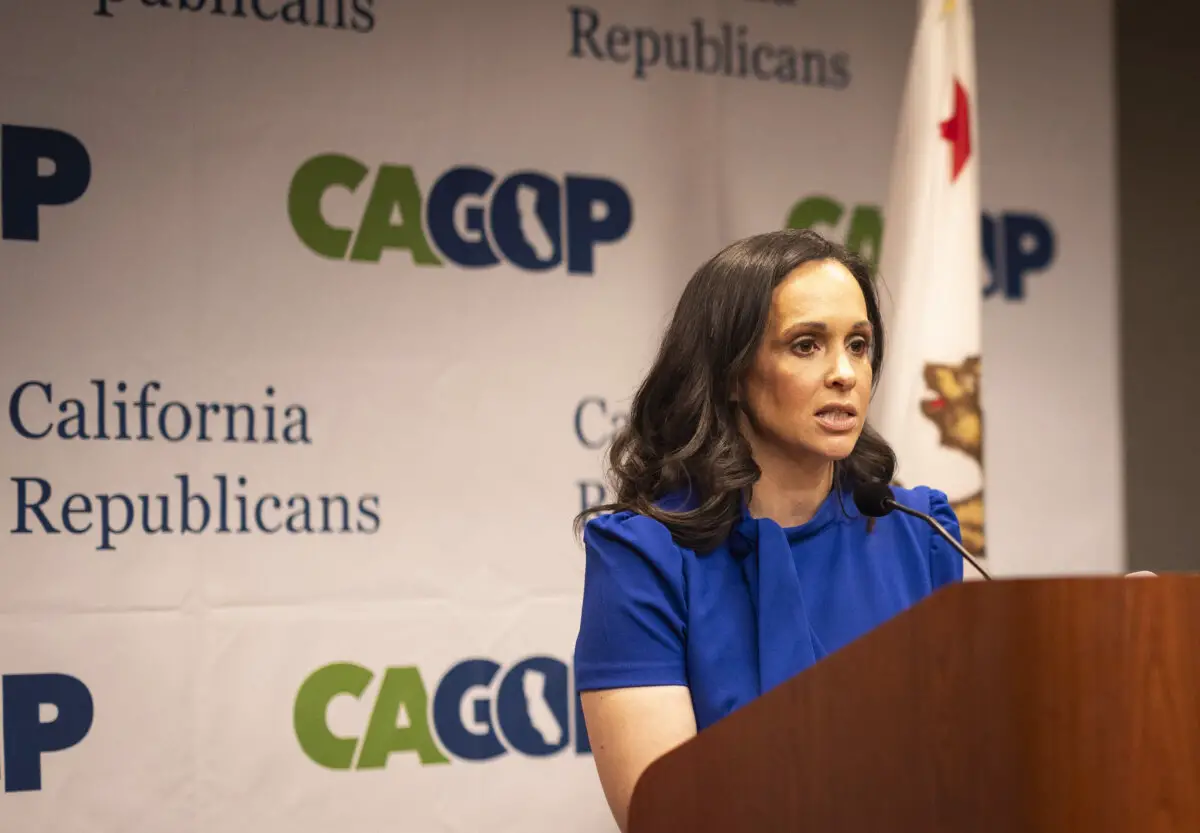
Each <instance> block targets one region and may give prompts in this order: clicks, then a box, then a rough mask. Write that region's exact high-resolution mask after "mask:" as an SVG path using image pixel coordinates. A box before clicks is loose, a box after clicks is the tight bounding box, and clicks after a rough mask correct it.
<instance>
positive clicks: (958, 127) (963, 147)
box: [941, 79, 971, 182]
mask: <svg viewBox="0 0 1200 833" xmlns="http://www.w3.org/2000/svg"><path fill="white" fill-rule="evenodd" d="M941 128H942V138H943V139H945V140H946V141H947V142H949V143H950V150H951V158H950V181H951V182H954V181H955V180H957V179H958V175H959V174H960V173H962V169H963V167H964V166H965V165H966V164H967V160H968V159H970V158H971V101H970V99H969V98H967V91H966V90H965V89H963V85H962V84H961V83H960V82H959V81H958V80H957V79H955V81H954V113H953V114H952V115H951V116H950V118H948V119H946V120H945V121H944V122H942V123H941Z"/></svg>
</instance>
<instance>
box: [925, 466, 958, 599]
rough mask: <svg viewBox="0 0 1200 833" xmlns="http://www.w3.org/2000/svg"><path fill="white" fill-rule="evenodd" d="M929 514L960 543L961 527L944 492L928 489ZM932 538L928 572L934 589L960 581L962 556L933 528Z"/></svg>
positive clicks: (931, 531)
mask: <svg viewBox="0 0 1200 833" xmlns="http://www.w3.org/2000/svg"><path fill="white" fill-rule="evenodd" d="M929 514H930V516H932V517H933V519H934V520H935V521H937V522H938V523H939V524H941V525H942V528H943V529H945V530H946V531H947V532H949V533H950V534H951V535H952V536H954V540H956V541H958V543H960V544H961V543H962V529H961V528H960V527H959V523H958V516H957V515H956V514H954V508H953V507H952V506H951V505H950V501H949V499H948V498H947V497H946V494H945V493H944V492H939V491H938V490H937V489H930V490H929ZM929 533H930V538H931V539H932V541H931V543H930V549H929V573H930V578H932V580H933V587H934V589H935V590H936V589H937V588H939V587H941V586H942V585H943V584H950V583H952V582H956V581H962V578H963V557H962V554H961V553H959V552H958V551H957V550H955V549H954V547H952V546H950V544H948V543H947V542H946V540H945V539H944V538H942V536H940V535H938V534H937V532H936V531H935V530H932V529H931V530H930V531H929Z"/></svg>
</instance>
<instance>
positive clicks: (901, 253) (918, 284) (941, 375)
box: [872, 0, 984, 555]
mask: <svg viewBox="0 0 1200 833" xmlns="http://www.w3.org/2000/svg"><path fill="white" fill-rule="evenodd" d="M974 34H975V33H974V22H973V18H972V13H971V4H970V2H969V0H921V9H920V13H919V17H918V22H917V33H916V38H915V40H914V44H913V51H912V56H911V58H910V64H909V69H908V77H907V82H906V87H905V91H904V99H903V104H902V109H901V112H900V123H899V129H898V131H897V134H896V144H895V151H894V157H893V160H892V171H891V183H890V188H889V193H888V199H887V204H886V207H885V210H884V211H885V213H884V222H885V225H884V237H883V245H882V248H881V253H880V259H879V271H880V275H881V278H882V292H881V295H882V298H881V303H882V305H883V309H884V319H885V328H886V331H887V344H886V351H887V352H886V355H885V356H884V371H883V378H882V379H881V380H880V386H879V390H878V392H877V395H876V397H875V400H874V402H873V403H872V424H873V426H874V427H875V428H876V429H877V430H878V431H879V432H880V433H882V435H883V436H884V438H885V439H886V440H887V441H888V442H889V443H891V445H892V447H893V448H894V449H895V451H896V455H897V457H898V460H899V464H898V470H897V474H896V480H897V482H899V483H901V484H903V485H910V486H911V485H922V484H923V485H929V486H933V487H934V488H937V489H940V490H942V491H944V492H946V494H947V495H949V497H950V499H951V502H952V503H953V505H954V508H955V511H956V512H957V513H958V516H959V521H960V524H961V526H962V532H963V541H964V544H965V546H966V547H967V549H968V550H970V551H971V552H973V553H975V554H978V555H983V554H984V535H983V483H984V478H983V434H982V416H981V409H980V398H979V392H980V353H981V342H982V332H981V330H982V327H981V318H982V287H983V282H982V279H983V263H982V256H981V248H980V241H981V228H980V205H979V134H978V130H977V124H976V112H977V108H976V97H975V89H976V88H975V48H974Z"/></svg>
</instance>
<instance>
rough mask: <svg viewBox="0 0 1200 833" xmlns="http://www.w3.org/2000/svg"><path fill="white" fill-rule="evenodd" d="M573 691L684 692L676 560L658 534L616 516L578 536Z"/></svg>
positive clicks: (637, 520) (626, 515)
mask: <svg viewBox="0 0 1200 833" xmlns="http://www.w3.org/2000/svg"><path fill="white" fill-rule="evenodd" d="M583 540H584V550H585V558H586V567H585V570H584V582H583V609H582V613H581V616H580V623H579V635H578V637H577V639H576V642H575V685H576V688H577V689H578V690H579V691H586V690H591V689H602V688H625V687H633V686H652V685H687V673H686V659H685V657H686V654H685V647H684V646H685V636H686V621H687V606H686V594H685V589H684V580H683V553H682V552H681V551H680V549H679V547H678V546H677V545H676V544H675V542H674V540H673V539H672V538H671V535H670V532H669V531H668V530H667V528H666V527H665V526H663V525H662V524H660V523H659V522H658V521H655V520H653V519H651V518H647V517H645V516H642V515H637V514H634V513H631V512H620V513H616V514H612V515H602V516H599V517H597V518H593V519H592V520H591V521H589V522H588V524H587V526H586V527H585V529H584V536H583Z"/></svg>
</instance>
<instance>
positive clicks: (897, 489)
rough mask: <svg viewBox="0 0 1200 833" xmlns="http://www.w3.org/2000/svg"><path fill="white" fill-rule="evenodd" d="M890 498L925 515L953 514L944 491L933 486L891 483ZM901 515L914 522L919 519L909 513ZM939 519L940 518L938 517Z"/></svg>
mask: <svg viewBox="0 0 1200 833" xmlns="http://www.w3.org/2000/svg"><path fill="white" fill-rule="evenodd" d="M891 489H892V498H893V499H894V500H895V501H896V503H899V504H900V505H901V506H907V507H908V508H909V509H916V510H917V511H918V512H924V513H925V514H926V515H934V516H935V517H938V516H939V515H941V516H948V517H950V518H952V517H953V515H954V509H953V508H952V507H951V505H950V499H949V498H948V497H947V496H946V493H945V492H944V491H942V490H940V489H937V488H934V487H933V486H924V485H918V486H910V487H904V486H897V485H895V484H893V485H892V487H891ZM901 517H907V518H911V519H912V520H913V521H915V522H916V523H920V522H921V521H920V520H919V519H917V518H912V516H911V515H903V514H901ZM938 519H939V520H941V518H940V517H939V518H938Z"/></svg>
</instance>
